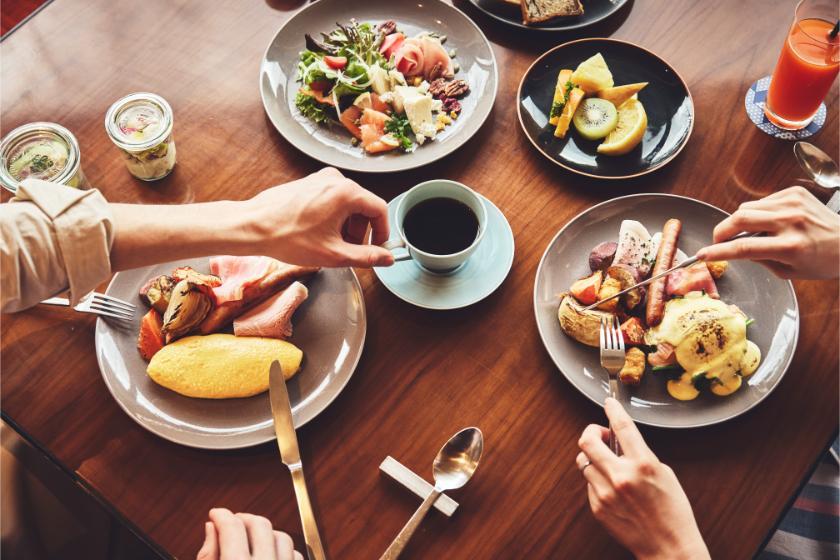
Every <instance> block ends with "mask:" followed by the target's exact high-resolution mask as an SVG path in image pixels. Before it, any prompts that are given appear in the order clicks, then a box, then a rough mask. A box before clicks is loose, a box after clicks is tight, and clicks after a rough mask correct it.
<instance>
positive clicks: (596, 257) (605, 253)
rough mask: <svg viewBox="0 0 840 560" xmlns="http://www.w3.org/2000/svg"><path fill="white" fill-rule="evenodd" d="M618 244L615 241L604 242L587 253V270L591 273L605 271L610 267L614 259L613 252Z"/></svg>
mask: <svg viewBox="0 0 840 560" xmlns="http://www.w3.org/2000/svg"><path fill="white" fill-rule="evenodd" d="M617 248H618V243H616V242H615V241H604V242H603V243H599V244H597V245H595V247H593V248H592V250H591V251H590V252H589V268H590V270H592V272H595V271H596V270H606V269H608V268H609V267H610V265H611V264H612V262H613V258H614V257H615V250H616V249H617Z"/></svg>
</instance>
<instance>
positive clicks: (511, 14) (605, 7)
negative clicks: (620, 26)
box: [469, 0, 628, 31]
mask: <svg viewBox="0 0 840 560" xmlns="http://www.w3.org/2000/svg"><path fill="white" fill-rule="evenodd" d="M469 2H470V4H472V5H473V6H475V7H476V8H478V9H479V10H481V11H482V12H484V13H485V14H487V15H488V16H490V17H491V18H493V19H495V20H497V21H500V22H502V23H505V24H507V25H512V26H513V27H518V28H519V29H526V30H528V31H571V30H573V29H583V28H584V27H589V26H590V25H595V24H596V23H599V22H601V21H603V20H604V19H606V18H608V17H609V16H611V15H613V14H614V13H616V12H617V11H618V10H620V9H621V8H622V7H623V6H624V5H625V4H627V3H628V2H627V0H586V1H585V2H584V4H585V5H584V10H583V15H580V16H572V17H561V18H557V19H554V20H550V21H544V22H540V23H535V24H532V25H525V24H524V23H522V10H521V9H520V7H519V6H516V5H514V4H511V3H509V2H505V1H504V0H469Z"/></svg>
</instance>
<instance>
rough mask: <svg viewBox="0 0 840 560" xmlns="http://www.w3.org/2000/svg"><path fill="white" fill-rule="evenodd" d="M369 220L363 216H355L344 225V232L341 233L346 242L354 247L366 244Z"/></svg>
mask: <svg viewBox="0 0 840 560" xmlns="http://www.w3.org/2000/svg"><path fill="white" fill-rule="evenodd" d="M368 223H369V222H368V219H367V218H366V217H364V216H362V215H361V214H353V215H352V216H350V217H349V218H347V221H346V222H345V223H344V230H343V231H342V232H341V233H342V236H343V237H344V240H345V241H346V242H348V243H353V244H354V245H361V244H363V243H364V242H365V234H367V229H368Z"/></svg>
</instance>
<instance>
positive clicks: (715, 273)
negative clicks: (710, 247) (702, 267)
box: [706, 261, 729, 280]
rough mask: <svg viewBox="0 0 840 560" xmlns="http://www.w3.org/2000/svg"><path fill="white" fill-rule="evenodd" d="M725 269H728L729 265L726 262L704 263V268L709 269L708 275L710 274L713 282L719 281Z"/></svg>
mask: <svg viewBox="0 0 840 560" xmlns="http://www.w3.org/2000/svg"><path fill="white" fill-rule="evenodd" d="M727 267H729V263H728V262H727V261H709V262H707V263H706V268H708V269H709V274H711V275H712V278H714V279H715V280H720V277H721V276H723V273H724V272H726V269H727Z"/></svg>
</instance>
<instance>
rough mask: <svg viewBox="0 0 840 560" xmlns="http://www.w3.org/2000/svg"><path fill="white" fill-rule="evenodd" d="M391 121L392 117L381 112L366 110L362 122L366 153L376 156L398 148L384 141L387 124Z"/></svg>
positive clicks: (363, 142) (363, 143)
mask: <svg viewBox="0 0 840 560" xmlns="http://www.w3.org/2000/svg"><path fill="white" fill-rule="evenodd" d="M389 120H391V117H389V116H388V115H386V114H385V113H382V112H380V111H374V110H373V109H365V110H364V111H363V112H362V118H361V121H360V123H361V131H362V147H363V148H364V149H365V151H366V152H368V153H371V154H375V153H378V152H387V151H389V150H393V149H394V148H396V147H397V146H393V145H391V144H388V143H385V142H383V141H382V137H383V136H385V123H386V122H388V121H389Z"/></svg>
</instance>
